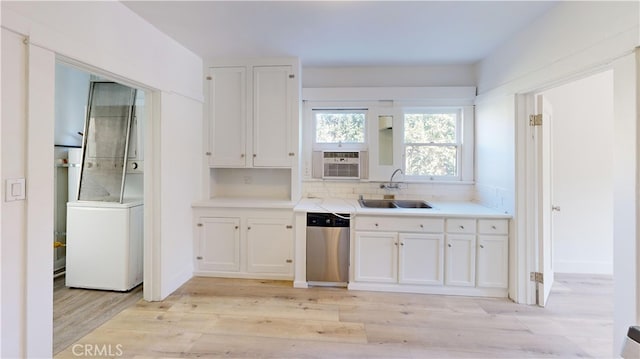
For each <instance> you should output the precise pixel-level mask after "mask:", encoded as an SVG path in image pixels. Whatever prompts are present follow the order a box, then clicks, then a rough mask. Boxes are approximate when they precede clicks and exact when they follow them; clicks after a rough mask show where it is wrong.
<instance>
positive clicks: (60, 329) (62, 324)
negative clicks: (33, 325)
mask: <svg viewBox="0 0 640 359" xmlns="http://www.w3.org/2000/svg"><path fill="white" fill-rule="evenodd" d="M140 299H142V286H141V285H140V286H138V287H136V288H133V289H132V290H131V291H129V292H126V293H122V292H110V291H103V290H87V289H75V288H67V287H65V285H64V275H63V276H60V277H58V278H56V279H54V281H53V353H54V354H57V353H58V352H60V351H62V350H63V349H65V348H67V347H68V346H69V345H71V344H73V343H75V342H77V341H78V340H80V339H81V338H82V337H84V336H85V335H87V334H88V333H90V332H91V331H93V330H94V329H96V328H97V327H99V326H100V325H102V324H104V323H105V322H106V321H107V320H109V319H111V318H113V317H114V316H115V315H116V314H118V313H120V312H121V311H122V310H124V309H125V308H129V307H131V306H132V305H135V304H136V302H138V301H139V300H140Z"/></svg>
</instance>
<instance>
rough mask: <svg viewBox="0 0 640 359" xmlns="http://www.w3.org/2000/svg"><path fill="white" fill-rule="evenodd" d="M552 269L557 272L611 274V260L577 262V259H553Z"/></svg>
mask: <svg viewBox="0 0 640 359" xmlns="http://www.w3.org/2000/svg"><path fill="white" fill-rule="evenodd" d="M553 271H554V272H557V273H579V274H608V275H611V274H613V263H612V262H579V261H555V262H554V263H553Z"/></svg>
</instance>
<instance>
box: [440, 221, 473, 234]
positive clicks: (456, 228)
mask: <svg viewBox="0 0 640 359" xmlns="http://www.w3.org/2000/svg"><path fill="white" fill-rule="evenodd" d="M447 233H476V220H475V219H458V218H451V219H447Z"/></svg>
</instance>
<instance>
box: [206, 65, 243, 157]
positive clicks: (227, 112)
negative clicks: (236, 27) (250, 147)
mask: <svg viewBox="0 0 640 359" xmlns="http://www.w3.org/2000/svg"><path fill="white" fill-rule="evenodd" d="M209 78H210V80H209V81H210V82H209V149H210V151H209V156H210V157H209V164H210V165H212V166H230V167H244V166H245V163H246V161H245V157H246V153H245V151H246V149H245V142H246V135H247V69H246V67H220V68H216V67H212V68H210V69H209Z"/></svg>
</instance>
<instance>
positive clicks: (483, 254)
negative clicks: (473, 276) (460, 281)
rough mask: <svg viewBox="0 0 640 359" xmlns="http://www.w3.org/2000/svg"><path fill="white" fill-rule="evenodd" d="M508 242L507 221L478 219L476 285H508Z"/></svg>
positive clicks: (492, 286) (491, 286) (488, 286)
mask: <svg viewBox="0 0 640 359" xmlns="http://www.w3.org/2000/svg"><path fill="white" fill-rule="evenodd" d="M508 243H509V237H508V221H506V220H487V219H481V220H478V247H477V253H478V255H477V259H478V263H477V285H478V287H485V288H507V287H508V284H509V283H508V279H509V276H508V273H509V252H508V249H509V246H508Z"/></svg>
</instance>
